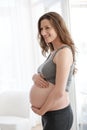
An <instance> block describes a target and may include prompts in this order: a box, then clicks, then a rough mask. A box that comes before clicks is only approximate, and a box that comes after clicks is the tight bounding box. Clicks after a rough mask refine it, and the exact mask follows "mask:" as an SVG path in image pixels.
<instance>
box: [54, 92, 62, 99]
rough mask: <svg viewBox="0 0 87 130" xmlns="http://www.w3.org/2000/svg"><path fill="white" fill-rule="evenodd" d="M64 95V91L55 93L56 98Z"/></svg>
mask: <svg viewBox="0 0 87 130" xmlns="http://www.w3.org/2000/svg"><path fill="white" fill-rule="evenodd" d="M63 97H64V92H56V94H55V98H56V99H59V98H63Z"/></svg>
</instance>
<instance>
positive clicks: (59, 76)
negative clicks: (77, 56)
mask: <svg viewBox="0 0 87 130" xmlns="http://www.w3.org/2000/svg"><path fill="white" fill-rule="evenodd" d="M72 61H73V57H72V52H71V50H70V49H69V48H63V49H62V50H61V51H59V52H58V53H57V54H56V55H55V57H54V62H55V64H56V79H55V85H53V84H51V83H49V85H50V86H54V89H53V90H52V91H51V93H50V94H49V95H48V98H47V100H46V101H45V103H44V104H43V106H42V107H41V108H40V109H36V108H32V109H33V111H34V112H36V113H37V114H39V115H43V114H44V113H46V112H47V111H49V110H51V108H52V107H53V106H55V104H56V103H57V104H58V103H59V104H60V103H61V101H62V100H63V99H64V95H65V89H66V84H67V79H68V75H69V71H70V66H71V64H72Z"/></svg>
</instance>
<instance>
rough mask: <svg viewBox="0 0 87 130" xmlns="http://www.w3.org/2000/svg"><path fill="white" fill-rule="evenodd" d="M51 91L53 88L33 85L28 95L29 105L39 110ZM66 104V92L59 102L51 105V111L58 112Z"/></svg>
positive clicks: (67, 102) (67, 98)
mask: <svg viewBox="0 0 87 130" xmlns="http://www.w3.org/2000/svg"><path fill="white" fill-rule="evenodd" d="M52 89H53V87H52V86H50V85H49V87H47V88H41V87H38V86H36V85H35V84H34V85H33V86H32V87H31V90H30V95H29V96H30V103H31V105H32V106H34V107H36V108H41V106H42V105H43V104H44V103H45V101H46V99H47V97H48V95H49V93H50V92H51V91H52ZM68 104H69V95H68V93H67V92H65V94H64V96H63V97H62V98H61V99H60V101H58V102H56V104H54V105H53V108H52V109H51V110H58V109H61V108H64V107H66V106H67V105H68Z"/></svg>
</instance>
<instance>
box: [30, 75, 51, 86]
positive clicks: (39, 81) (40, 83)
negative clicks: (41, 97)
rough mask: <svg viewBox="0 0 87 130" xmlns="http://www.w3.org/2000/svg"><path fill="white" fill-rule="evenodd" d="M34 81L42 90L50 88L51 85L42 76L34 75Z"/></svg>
mask: <svg viewBox="0 0 87 130" xmlns="http://www.w3.org/2000/svg"><path fill="white" fill-rule="evenodd" d="M32 80H33V82H34V84H36V86H38V87H41V88H47V87H49V83H48V82H47V81H46V80H45V79H44V77H43V76H41V74H34V75H33V77H32Z"/></svg>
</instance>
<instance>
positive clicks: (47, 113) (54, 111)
mask: <svg viewBox="0 0 87 130" xmlns="http://www.w3.org/2000/svg"><path fill="white" fill-rule="evenodd" d="M69 110H71V105H70V104H69V105H68V106H67V107H65V108H62V109H58V110H53V111H48V112H46V113H45V114H44V115H43V116H48V115H55V114H61V113H64V112H66V111H69Z"/></svg>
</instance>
